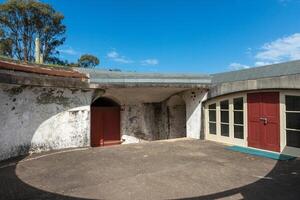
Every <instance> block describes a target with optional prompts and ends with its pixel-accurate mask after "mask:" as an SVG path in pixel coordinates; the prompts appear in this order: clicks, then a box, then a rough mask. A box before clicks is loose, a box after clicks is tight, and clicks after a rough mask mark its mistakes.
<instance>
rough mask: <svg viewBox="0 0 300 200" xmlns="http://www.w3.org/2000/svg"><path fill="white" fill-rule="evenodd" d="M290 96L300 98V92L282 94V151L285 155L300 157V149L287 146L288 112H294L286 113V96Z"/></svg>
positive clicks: (287, 91) (290, 91) (289, 91)
mask: <svg viewBox="0 0 300 200" xmlns="http://www.w3.org/2000/svg"><path fill="white" fill-rule="evenodd" d="M288 95H290V96H300V91H296V90H286V91H281V92H280V125H281V126H280V127H281V128H280V133H281V134H280V138H281V140H280V147H281V148H280V151H281V152H282V153H283V154H287V155H292V156H297V157H300V148H296V147H289V146H286V129H287V128H286V112H289V113H290V112H294V111H286V105H285V96H288ZM295 113H297V111H295Z"/></svg>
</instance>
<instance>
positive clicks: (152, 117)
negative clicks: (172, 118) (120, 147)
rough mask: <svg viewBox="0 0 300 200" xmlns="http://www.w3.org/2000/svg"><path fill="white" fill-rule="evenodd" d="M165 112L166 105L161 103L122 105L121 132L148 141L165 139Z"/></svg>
mask: <svg viewBox="0 0 300 200" xmlns="http://www.w3.org/2000/svg"><path fill="white" fill-rule="evenodd" d="M166 113H167V110H166V106H165V105H164V104H163V103H140V104H136V105H123V106H122V108H121V134H122V135H123V136H133V137H135V138H138V139H142V140H148V141H149V140H158V139H167V135H166V134H167V128H168V127H167V121H166V120H167V117H166ZM123 138H124V137H123ZM125 138H126V137H125ZM136 141H137V140H136Z"/></svg>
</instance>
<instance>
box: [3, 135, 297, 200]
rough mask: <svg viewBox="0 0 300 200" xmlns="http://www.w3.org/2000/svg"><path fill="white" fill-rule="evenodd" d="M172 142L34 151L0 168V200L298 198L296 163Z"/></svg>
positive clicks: (185, 141)
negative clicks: (43, 151) (35, 152)
mask: <svg viewBox="0 0 300 200" xmlns="http://www.w3.org/2000/svg"><path fill="white" fill-rule="evenodd" d="M224 148H225V146H223V145H220V144H216V143H213V142H208V141H201V140H191V139H179V140H169V141H157V142H150V143H142V144H128V145H121V146H111V147H104V148H82V149H73V150H64V151H56V152H48V153H45V154H36V155H32V156H27V157H23V158H19V159H17V160H16V159H15V160H10V161H5V162H2V163H0V199H7V200H8V199H67V200H76V199H272V200H274V199H290V200H291V199H299V198H300V159H296V160H293V161H275V160H270V159H266V158H260V157H254V156H250V155H246V154H242V153H238V152H232V151H229V150H226V149H224Z"/></svg>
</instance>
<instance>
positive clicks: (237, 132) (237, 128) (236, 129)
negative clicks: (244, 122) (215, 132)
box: [234, 125, 244, 139]
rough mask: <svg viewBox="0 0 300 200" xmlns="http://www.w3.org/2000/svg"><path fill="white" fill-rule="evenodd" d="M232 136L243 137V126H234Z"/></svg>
mask: <svg viewBox="0 0 300 200" xmlns="http://www.w3.org/2000/svg"><path fill="white" fill-rule="evenodd" d="M234 137H235V138H239V139H244V127H243V126H236V125H235V126H234Z"/></svg>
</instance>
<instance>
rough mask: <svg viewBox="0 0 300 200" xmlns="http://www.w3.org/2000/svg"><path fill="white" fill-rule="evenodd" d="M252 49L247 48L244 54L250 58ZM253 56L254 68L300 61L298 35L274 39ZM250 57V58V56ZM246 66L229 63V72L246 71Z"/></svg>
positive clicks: (299, 40) (299, 35)
mask: <svg viewBox="0 0 300 200" xmlns="http://www.w3.org/2000/svg"><path fill="white" fill-rule="evenodd" d="M252 51H253V50H252V49H251V48H248V49H247V50H246V54H247V55H249V56H251V54H252ZM253 54H254V55H255V56H254V57H253V59H254V66H256V67H258V66H264V65H271V64H276V63H281V62H287V61H292V60H299V59H300V33H295V34H292V35H290V36H286V37H282V38H279V39H276V40H274V41H272V42H268V43H265V44H263V45H262V46H261V48H260V49H259V51H257V52H256V53H254V52H253ZM251 57H252V56H251ZM247 68H249V66H248V65H244V64H240V63H231V64H230V65H229V69H230V70H238V69H247Z"/></svg>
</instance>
